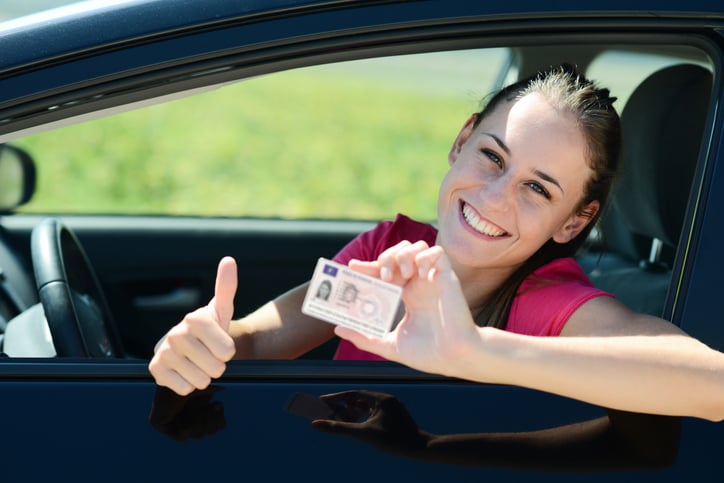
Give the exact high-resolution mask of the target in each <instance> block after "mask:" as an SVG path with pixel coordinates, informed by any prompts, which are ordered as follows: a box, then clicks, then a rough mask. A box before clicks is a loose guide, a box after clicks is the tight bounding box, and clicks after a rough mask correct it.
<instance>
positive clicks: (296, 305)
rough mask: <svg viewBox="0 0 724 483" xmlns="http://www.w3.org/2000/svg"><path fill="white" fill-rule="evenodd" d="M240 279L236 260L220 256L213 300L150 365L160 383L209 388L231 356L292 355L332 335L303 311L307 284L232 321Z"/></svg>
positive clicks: (167, 339)
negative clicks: (238, 280)
mask: <svg viewBox="0 0 724 483" xmlns="http://www.w3.org/2000/svg"><path fill="white" fill-rule="evenodd" d="M236 277H237V275H236V262H235V261H234V259H232V258H230V257H226V258H224V259H222V260H221V262H219V267H218V271H217V275H216V286H215V289H214V298H213V299H212V300H211V301H210V302H209V304H208V305H206V306H204V307H201V308H199V309H197V310H195V311H193V312H191V313H190V314H187V315H186V317H184V319H183V320H182V321H181V322H179V323H178V324H177V325H175V326H174V327H172V328H171V329H170V330H169V331H168V333H167V334H166V335H165V336H164V337H163V338H162V339H161V340H160V341H159V342H158V344H157V345H156V349H155V353H154V356H153V358H152V359H151V362H150V363H149V366H148V367H149V370H150V372H151V374H152V375H153V377H154V379H155V380H156V383H157V384H158V385H160V386H165V387H168V388H170V389H172V390H173V391H175V392H176V393H178V394H181V395H186V394H189V393H191V392H192V391H193V390H195V389H204V388H206V387H208V385H209V384H210V383H211V380H212V379H215V378H218V377H220V376H221V375H222V374H223V373H224V371H225V370H226V363H227V362H228V361H229V360H230V359H231V358H232V357H236V358H238V359H246V358H255V359H279V358H293V357H297V356H299V355H301V354H303V353H304V352H306V351H307V350H309V349H311V348H313V347H316V346H317V345H319V344H321V343H323V342H325V341H326V340H328V339H330V338H331V337H332V336H333V332H332V326H331V325H329V324H327V323H325V322H321V321H319V320H315V319H312V318H310V317H307V316H305V315H303V314H302V313H301V306H302V301H303V300H304V294H305V292H306V287H307V285H306V284H305V285H301V286H299V287H297V288H295V289H293V290H290V291H289V292H287V293H285V294H284V295H281V296H280V297H278V298H277V299H275V300H274V301H272V302H269V303H267V304H265V305H264V306H262V307H261V308H260V309H258V310H257V311H255V312H253V313H252V314H250V315H248V316H246V317H244V318H242V319H240V320H235V321H232V320H231V318H232V317H233V314H234V296H235V294H236V288H237V278H236Z"/></svg>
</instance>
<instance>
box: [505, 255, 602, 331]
mask: <svg viewBox="0 0 724 483" xmlns="http://www.w3.org/2000/svg"><path fill="white" fill-rule="evenodd" d="M601 296H607V297H613V295H611V294H610V293H607V292H604V291H603V290H600V289H598V288H596V287H595V286H594V285H593V284H592V283H591V281H590V280H589V279H588V277H587V276H586V274H585V272H583V269H581V268H580V266H579V265H578V263H576V261H575V260H573V259H572V258H566V259H559V260H555V261H553V262H551V263H550V264H548V265H546V266H544V267H542V268H541V269H538V270H536V271H535V272H534V273H533V274H532V275H531V276H530V277H529V278H527V279H526V280H525V281H524V282H523V284H521V288H520V290H519V292H518V295H517V296H516V298H515V300H514V301H513V305H512V307H511V309H510V316H509V318H508V325H507V327H506V330H508V331H510V332H516V333H518V334H526V335H537V336H557V335H560V333H561V330H563V327H564V326H565V325H566V322H568V319H569V318H570V317H571V315H573V313H574V312H575V311H576V310H578V308H579V307H580V306H581V305H583V304H584V303H585V302H587V301H588V300H590V299H592V298H594V297H601Z"/></svg>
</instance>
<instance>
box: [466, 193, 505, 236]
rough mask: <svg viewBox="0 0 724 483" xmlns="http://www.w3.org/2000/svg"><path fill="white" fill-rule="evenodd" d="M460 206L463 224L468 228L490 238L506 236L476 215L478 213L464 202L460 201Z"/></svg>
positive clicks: (503, 232)
mask: <svg viewBox="0 0 724 483" xmlns="http://www.w3.org/2000/svg"><path fill="white" fill-rule="evenodd" d="M460 204H461V207H462V208H461V211H462V215H463V218H464V219H465V222H466V223H467V224H468V226H469V227H470V228H472V229H473V230H475V231H476V232H478V233H480V234H482V235H485V236H491V237H502V236H505V235H507V232H505V231H504V230H501V229H500V228H498V227H497V226H495V225H493V224H492V223H489V222H487V221H485V220H483V219H481V218H480V215H478V212H477V211H476V210H475V209H474V208H472V207H471V206H470V205H468V204H467V203H465V202H464V201H462V202H461V203H460Z"/></svg>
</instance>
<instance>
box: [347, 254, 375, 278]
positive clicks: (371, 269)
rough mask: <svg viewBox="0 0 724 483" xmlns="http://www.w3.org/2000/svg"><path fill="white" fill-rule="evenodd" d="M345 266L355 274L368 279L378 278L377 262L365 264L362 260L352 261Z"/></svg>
mask: <svg viewBox="0 0 724 483" xmlns="http://www.w3.org/2000/svg"><path fill="white" fill-rule="evenodd" d="M347 266H349V268H351V269H352V270H354V271H355V272H360V273H364V274H365V275H369V276H370V277H375V278H380V265H379V263H378V262H377V260H375V261H373V262H365V261H362V260H356V259H352V260H350V261H349V263H348V264H347Z"/></svg>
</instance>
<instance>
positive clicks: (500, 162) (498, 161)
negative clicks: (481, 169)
mask: <svg viewBox="0 0 724 483" xmlns="http://www.w3.org/2000/svg"><path fill="white" fill-rule="evenodd" d="M482 151H483V154H484V155H485V156H487V157H488V159H490V160H491V161H492V162H494V163H495V164H497V165H498V167H499V168H502V167H503V160H502V159H500V156H498V155H497V154H495V152H493V151H490V150H489V149H483V150H482Z"/></svg>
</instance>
